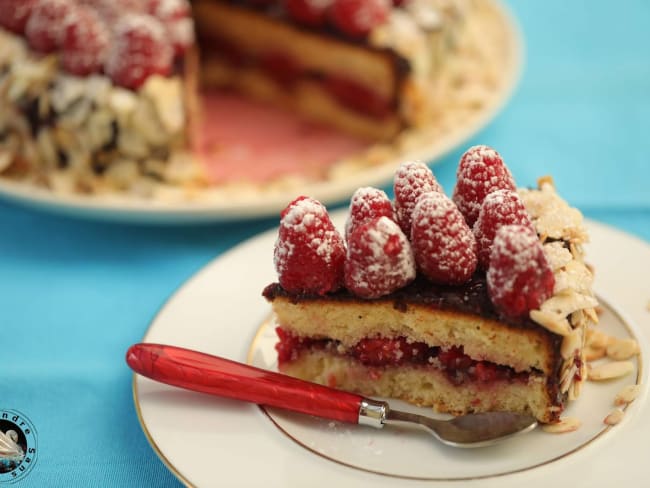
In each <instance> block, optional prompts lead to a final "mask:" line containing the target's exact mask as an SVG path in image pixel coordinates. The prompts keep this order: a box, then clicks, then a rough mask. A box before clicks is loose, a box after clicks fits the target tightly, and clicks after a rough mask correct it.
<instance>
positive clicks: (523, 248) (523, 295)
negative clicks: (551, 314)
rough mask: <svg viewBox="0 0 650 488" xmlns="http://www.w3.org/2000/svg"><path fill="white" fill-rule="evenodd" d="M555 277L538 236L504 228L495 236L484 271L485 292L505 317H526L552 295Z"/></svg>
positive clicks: (526, 229)
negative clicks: (485, 278) (485, 273)
mask: <svg viewBox="0 0 650 488" xmlns="http://www.w3.org/2000/svg"><path fill="white" fill-rule="evenodd" d="M554 285H555V278H554V276H553V271H552V270H551V267H550V266H549V264H548V261H547V260H546V256H545V255H544V250H543V248H542V245H541V243H540V242H539V239H538V237H537V234H536V233H535V232H534V231H533V230H532V229H531V228H530V227H528V226H523V225H504V226H502V227H500V228H499V230H498V231H497V233H496V236H495V237H494V242H493V244H492V252H491V254H490V266H489V268H488V271H487V286H488V293H489V295H490V299H491V300H492V303H493V304H494V305H495V307H497V308H498V309H499V310H500V311H501V312H502V313H503V314H504V315H507V316H509V317H525V316H527V315H528V314H529V312H530V311H531V310H536V309H538V308H539V307H540V305H541V304H542V303H544V301H546V300H547V299H548V298H550V297H551V296H552V295H553V287H554Z"/></svg>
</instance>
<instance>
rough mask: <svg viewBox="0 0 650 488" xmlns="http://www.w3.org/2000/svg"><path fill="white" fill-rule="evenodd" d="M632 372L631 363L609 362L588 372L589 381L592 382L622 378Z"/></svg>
mask: <svg viewBox="0 0 650 488" xmlns="http://www.w3.org/2000/svg"><path fill="white" fill-rule="evenodd" d="M632 371H634V364H632V362H631V361H611V362H609V363H605V364H600V365H598V366H596V367H594V368H592V369H591V370H590V371H589V379H590V380H592V381H602V380H611V379H614V378H622V377H623V376H625V375H628V374H630V373H631V372H632Z"/></svg>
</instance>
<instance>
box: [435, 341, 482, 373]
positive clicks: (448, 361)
mask: <svg viewBox="0 0 650 488" xmlns="http://www.w3.org/2000/svg"><path fill="white" fill-rule="evenodd" d="M438 360H439V361H440V363H441V364H442V365H443V367H444V368H445V369H448V370H452V371H455V370H459V369H463V370H464V369H468V368H469V367H470V366H472V363H473V362H474V361H472V358H471V357H469V356H468V355H467V354H465V350H464V349H463V346H451V347H450V348H449V349H446V350H441V351H440V352H439V353H438Z"/></svg>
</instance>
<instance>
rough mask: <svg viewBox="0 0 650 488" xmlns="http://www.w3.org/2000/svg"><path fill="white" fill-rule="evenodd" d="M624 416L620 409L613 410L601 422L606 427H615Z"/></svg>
mask: <svg viewBox="0 0 650 488" xmlns="http://www.w3.org/2000/svg"><path fill="white" fill-rule="evenodd" d="M624 416H625V412H623V410H621V409H620V408H615V409H614V410H612V411H611V412H609V414H608V415H607V417H605V419H604V420H603V422H605V423H606V424H607V425H616V424H618V423H619V422H620V421H621V420H623V417H624Z"/></svg>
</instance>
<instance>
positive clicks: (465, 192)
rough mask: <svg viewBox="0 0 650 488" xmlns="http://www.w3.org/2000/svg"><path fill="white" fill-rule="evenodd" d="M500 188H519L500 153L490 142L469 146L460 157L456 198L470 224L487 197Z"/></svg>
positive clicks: (470, 224) (455, 200)
mask: <svg viewBox="0 0 650 488" xmlns="http://www.w3.org/2000/svg"><path fill="white" fill-rule="evenodd" d="M500 189H506V190H512V191H515V190H516V187H515V182H514V180H513V179H512V174H510V170H509V169H508V168H507V167H506V165H505V164H504V163H503V159H501V156H500V155H499V153H498V152H496V151H495V150H494V149H492V148H490V147H488V146H474V147H471V148H469V149H468V150H467V151H466V152H465V154H463V156H462V157H461V158H460V164H459V165H458V171H457V172H456V187H455V188H454V194H453V197H452V199H453V200H454V202H455V203H456V205H457V206H458V209H459V210H460V211H461V213H462V214H463V216H464V217H465V220H466V221H467V224H468V225H469V226H470V227H471V226H473V225H474V222H475V221H476V219H477V218H478V212H479V210H480V208H481V204H482V203H483V199H484V198H485V197H486V196H487V195H488V194H490V193H492V192H493V191H494V190H500Z"/></svg>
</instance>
